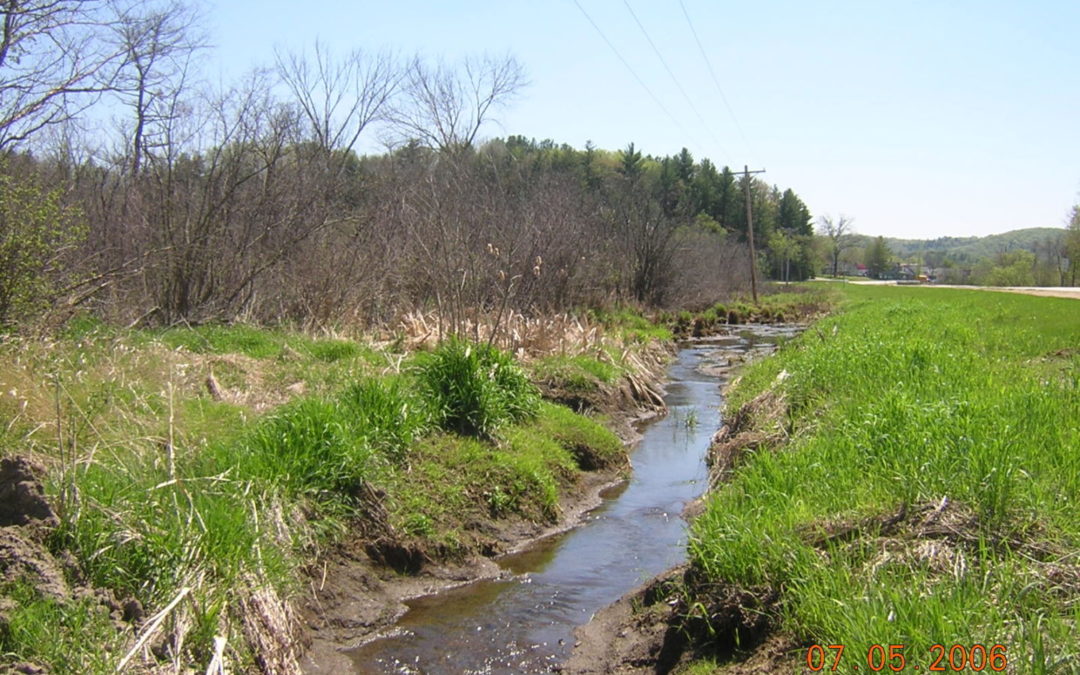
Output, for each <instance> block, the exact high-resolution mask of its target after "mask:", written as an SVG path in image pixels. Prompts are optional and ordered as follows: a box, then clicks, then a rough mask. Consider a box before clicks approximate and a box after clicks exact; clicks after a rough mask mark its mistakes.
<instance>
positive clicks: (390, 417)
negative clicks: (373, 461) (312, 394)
mask: <svg viewBox="0 0 1080 675" xmlns="http://www.w3.org/2000/svg"><path fill="white" fill-rule="evenodd" d="M413 392H414V389H413V388H411V387H409V386H408V384H406V383H404V382H403V381H402V379H401V378H400V377H390V378H385V379H376V378H367V379H364V380H363V381H361V382H359V383H358V384H355V385H352V386H351V387H349V388H348V389H346V390H345V392H344V393H343V394H342V396H341V399H340V401H341V404H342V408H343V410H342V413H343V414H344V415H345V416H346V417H347V418H348V420H349V424H350V427H351V428H352V429H353V430H354V431H355V433H356V434H358V435H359V436H361V437H363V438H364V439H365V440H366V441H367V442H368V444H369V445H370V446H371V447H372V448H373V449H374V450H376V451H378V452H380V453H382V454H384V455H385V456H387V457H389V458H390V459H392V460H393V461H395V462H401V461H403V460H404V459H405V454H406V452H407V451H408V449H409V446H410V445H412V443H413V442H414V441H415V440H416V439H417V438H419V437H420V436H422V435H424V434H425V433H426V432H427V431H428V430H429V428H430V425H431V415H430V413H429V411H428V409H427V406H425V405H424V402H423V401H421V400H420V399H418V398H417V397H416V396H415V394H414V393H413Z"/></svg>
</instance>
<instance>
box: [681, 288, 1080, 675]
mask: <svg viewBox="0 0 1080 675" xmlns="http://www.w3.org/2000/svg"><path fill="white" fill-rule="evenodd" d="M843 292H844V293H845V294H846V295H847V296H848V298H849V304H848V307H847V309H846V311H845V313H844V314H842V315H841V316H839V317H836V318H834V319H829V320H825V321H823V322H821V323H819V324H818V325H817V326H816V327H815V328H813V329H811V330H809V331H807V332H806V333H804V334H803V335H802V336H801V338H800V339H799V340H797V341H796V342H794V343H789V344H788V346H787V347H786V348H784V349H782V350H781V351H780V352H779V353H778V354H777V356H776V357H774V358H772V359H768V360H766V361H763V362H760V363H758V364H756V365H754V366H752V367H751V368H750V369H749V370H748V371H747V372H746V373H745V374H744V377H743V379H742V380H741V384H740V386H739V387H738V388H737V389H736V391H735V392H734V394H733V396H732V397H731V398H730V401H729V405H731V406H733V407H735V406H738V405H740V404H742V403H744V402H746V401H748V400H750V399H751V398H752V397H753V396H755V395H756V394H757V393H758V392H760V391H762V390H763V389H765V388H766V387H769V386H773V383H775V382H776V381H777V379H778V375H779V374H780V373H781V372H782V371H783V372H785V376H784V378H782V383H781V384H778V385H775V386H778V387H779V388H780V390H781V392H782V393H783V394H784V397H785V400H786V401H787V403H788V406H789V410H788V413H787V416H786V418H785V424H786V426H787V427H788V430H789V432H790V435H791V440H790V441H789V443H788V445H787V447H786V448H785V449H784V451H783V452H775V453H774V452H767V451H759V452H756V453H753V454H752V455H750V456H749V458H748V459H747V461H746V462H745V463H744V464H743V465H742V466H741V467H740V468H738V469H737V470H736V471H735V473H734V475H733V476H732V479H731V481H730V482H729V483H728V484H726V485H725V486H724V487H723V488H722V489H720V490H718V491H716V492H715V493H714V494H713V495H712V496H711V498H710V499H709V503H708V507H707V509H706V512H705V513H704V514H703V515H702V516H701V517H700V518H699V519H698V520H697V521H695V523H694V526H693V537H692V541H691V546H690V548H691V556H692V560H693V563H694V564H695V565H697V566H698V567H699V568H700V569H702V570H703V571H704V572H705V573H706V574H707V575H708V576H709V577H710V578H712V579H715V580H724V581H725V582H728V583H735V584H740V585H747V586H749V585H755V584H768V585H771V586H773V587H776V588H783V589H784V596H783V610H782V615H783V616H782V621H783V623H784V626H785V628H786V629H787V630H790V631H791V632H793V633H794V634H796V635H797V636H798V638H799V639H800V640H805V641H807V642H816V643H821V644H830V643H842V644H846V645H847V646H848V648H849V650H852V651H854V652H855V653H862V654H865V653H866V650H867V648H868V646H869V645H870V644H880V643H895V644H905V645H908V651H909V652H910V653H923V654H925V653H928V650H929V647H930V644H932V643H935V642H946V643H952V642H955V643H961V642H963V643H965V644H971V643H973V642H982V643H986V644H992V643H995V642H1000V643H1002V644H1009V645H1010V646H1009V652H1010V654H1015V660H1014V658H1013V657H1010V663H1013V662H1015V663H1020V662H1022V660H1024V659H1030V658H1032V656H1033V654H1034V651H1033V650H1034V645H1035V643H1036V641H1041V644H1042V645H1043V646H1044V648H1045V650H1046V651H1045V653H1046V654H1047V662H1048V663H1049V662H1051V661H1054V660H1060V659H1065V660H1066V661H1067V660H1068V659H1070V658H1071V659H1075V658H1076V657H1077V653H1076V652H1077V650H1076V642H1075V638H1073V637H1069V635H1070V634H1071V632H1070V631H1072V630H1074V628H1073V627H1072V622H1073V621H1074V620H1075V618H1076V617H1075V613H1074V612H1071V611H1070V610H1069V609H1068V606H1067V603H1064V602H1063V601H1062V599H1061V597H1060V596H1057V597H1055V595H1054V592H1053V591H1052V588H1053V585H1054V582H1053V580H1052V579H1051V578H1047V577H1046V570H1045V567H1044V564H1046V563H1049V562H1050V561H1052V560H1058V558H1059V557H1060V556H1061V555H1065V558H1068V557H1069V556H1068V555H1066V554H1067V552H1069V551H1075V550H1076V547H1077V546H1080V527H1078V525H1077V523H1080V507H1078V505H1077V503H1076V501H1075V500H1073V499H1071V498H1068V497H1067V495H1074V494H1077V493H1078V491H1080V465H1078V464H1077V462H1076V453H1075V449H1076V448H1077V447H1080V427H1078V426H1077V425H1076V424H1071V423H1069V422H1067V420H1077V419H1080V356H1078V354H1080V351H1078V348H1080V341H1078V340H1080V338H1078V336H1080V313H1078V312H1077V311H1076V301H1074V300H1062V299H1053V298H1033V297H1025V296H1015V295H1011V294H997V293H994V294H990V293H985V292H977V291H970V292H969V291H954V290H938V291H933V290H929V291H928V290H925V289H904V288H890V287H862V286H848V287H845V288H844V289H843ZM946 497H947V503H948V504H951V506H950V508H952V509H954V510H953V511H952V513H953V514H954V516H952V517H954V518H956V520H955V523H954V525H953V527H955V528H958V529H957V530H956V536H955V537H946V538H934V537H930V538H925V539H920V538H912V539H907V538H906V537H905V536H904V535H903V534H900V535H897V534H896V533H889V532H886V531H882V530H883V528H880V527H875V526H873V525H863V523H865V522H867V519H868V518H876V519H878V522H881V521H882V519H884V518H885V517H887V516H888V515H890V514H894V513H896V512H897V511H898V509H899V508H900V506H901V505H906V508H907V509H908V513H909V514H911V513H912V512H913V510H915V509H919V508H929V509H932V508H937V505H940V504H942V499H943V498H946ZM927 512H929V511H927ZM922 517H923V516H919V515H912V516H909V518H911V519H913V520H912V522H919V519H920V518H922ZM951 522H952V521H951ZM844 527H852V528H854V529H853V530H852V533H851V536H850V537H837V538H836V539H835V540H834V541H832V543H825V544H819V545H815V544H814V543H813V542H814V541H815V539H816V537H815V533H829V532H836V531H845V530H844ZM933 547H936V548H933ZM1035 551H1040V553H1037V554H1036V553H1034V552H1035ZM1049 551H1053V552H1059V553H1046V552H1049ZM1033 555H1035V556H1046V558H1045V559H1042V558H1040V561H1036V560H1033V558H1032V556H1033ZM1065 558H1062V560H1064V559H1065ZM961 560H962V561H963V564H962V566H958V565H960V561H961ZM954 565H956V566H954ZM1036 636H1038V637H1036ZM1014 650H1015V651H1014Z"/></svg>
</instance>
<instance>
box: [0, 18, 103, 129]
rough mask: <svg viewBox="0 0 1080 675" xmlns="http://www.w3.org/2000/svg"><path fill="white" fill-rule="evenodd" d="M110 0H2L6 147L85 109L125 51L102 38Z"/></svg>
mask: <svg viewBox="0 0 1080 675" xmlns="http://www.w3.org/2000/svg"><path fill="white" fill-rule="evenodd" d="M108 7H109V5H108V4H107V3H106V0H2V1H0V24H2V27H0V150H3V149H8V148H10V147H11V146H13V145H16V144H18V143H20V142H22V141H25V140H27V139H29V138H30V137H31V136H33V135H34V134H36V133H37V132H38V131H41V130H42V129H44V128H46V127H49V126H52V125H56V124H60V123H62V122H64V121H66V120H69V119H71V118H73V117H75V116H77V115H78V114H79V113H81V112H82V111H84V110H85V109H86V108H88V107H89V106H91V105H93V103H94V102H95V101H96V100H97V99H98V97H100V95H101V94H102V92H104V91H107V90H109V89H110V88H111V87H112V85H113V77H114V75H115V69H116V66H117V64H118V63H119V62H120V60H121V59H122V57H123V54H122V52H121V51H119V50H117V49H116V47H115V45H114V44H112V43H110V42H109V41H107V40H104V39H102V37H103V36H102V33H103V31H104V26H105V23H106V17H107V12H106V10H107V9H108Z"/></svg>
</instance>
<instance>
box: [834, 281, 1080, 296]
mask: <svg viewBox="0 0 1080 675" xmlns="http://www.w3.org/2000/svg"><path fill="white" fill-rule="evenodd" d="M849 283H852V284H865V285H878V286H883V285H890V284H896V282H895V281H875V280H871V279H867V280H866V281H851V282H849ZM910 287H912V288H966V289H968V290H972V291H1005V292H1006V293H1024V294H1026V295H1043V296H1047V297H1052V298H1073V299H1074V300H1080V287H1077V286H1060V287H1044V286H959V285H954V284H912V285H911V286H910Z"/></svg>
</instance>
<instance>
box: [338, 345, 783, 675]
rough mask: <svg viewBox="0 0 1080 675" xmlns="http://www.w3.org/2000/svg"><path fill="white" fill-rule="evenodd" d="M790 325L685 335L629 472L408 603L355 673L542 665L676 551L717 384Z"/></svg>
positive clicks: (700, 479)
mask: <svg viewBox="0 0 1080 675" xmlns="http://www.w3.org/2000/svg"><path fill="white" fill-rule="evenodd" d="M795 332H797V329H795V328H793V327H787V326H755V327H738V328H737V329H736V330H733V332H732V333H731V334H730V335H728V336H723V337H718V338H716V339H710V340H708V341H704V342H694V343H690V344H686V345H684V346H683V348H682V349H680V351H679V353H678V356H677V358H676V359H675V361H674V362H673V363H672V365H671V367H670V369H669V372H668V383H667V385H666V389H667V394H666V396H665V397H664V400H665V402H666V404H667V406H668V409H669V412H668V415H667V416H666V417H664V418H662V419H660V420H658V421H656V422H653V423H652V424H650V425H649V426H648V427H646V428H645V429H644V430H643V432H642V434H643V437H642V439H641V441H640V442H639V443H638V445H637V446H636V448H635V449H634V450H633V452H632V454H631V459H632V461H633V466H634V471H633V476H632V477H631V479H630V480H629V481H627V482H626V483H624V484H622V485H620V486H619V487H617V488H614V489H612V490H610V491H609V494H606V495H604V496H605V497H606V499H605V501H604V503H603V505H602V506H601V507H599V508H598V509H596V510H595V511H593V512H591V513H590V514H589V515H588V517H587V518H586V519H585V521H584V522H583V523H582V524H581V525H580V526H579V527H577V528H575V529H573V530H570V531H569V532H567V533H565V534H562V535H559V536H556V537H551V538H548V539H545V540H542V541H541V542H539V543H538V544H537V545H536V546H535V547H533V548H530V549H529V550H527V551H525V552H523V553H518V554H514V555H511V556H507V557H504V558H501V559H500V560H499V561H498V562H499V564H500V565H501V566H502V567H503V568H504V569H506V570H508V571H509V572H510V573H512V575H513V576H512V577H510V578H509V579H502V580H495V581H482V582H478V583H475V584H470V585H468V586H465V587H462V588H458V589H455V590H451V591H447V592H444V593H440V594H438V595H434V596H430V597H425V598H419V599H417V600H413V601H411V602H409V607H410V610H409V612H407V613H406V614H405V616H404V617H402V619H401V620H400V621H399V622H398V624H397V626H396V627H395V628H394V629H393V630H392V631H390V632H389V633H388V634H386V636H384V637H381V638H379V639H376V640H373V641H371V642H369V643H367V644H365V645H363V646H361V647H359V648H357V649H355V650H352V651H351V652H349V656H350V658H351V659H352V661H353V663H354V664H355V666H356V672H358V673H431V674H434V673H543V672H550V671H551V670H552V669H553V668H554V667H556V666H557V664H559V663H561V662H563V661H565V660H566V658H567V657H568V656H569V654H570V650H571V649H572V647H573V631H574V628H575V627H577V626H579V625H581V624H584V623H587V622H588V621H589V619H590V618H591V616H592V614H593V613H594V612H596V611H597V610H599V609H600V608H602V607H605V606H607V605H609V604H611V603H613V602H615V601H616V600H618V599H619V598H620V597H621V596H622V595H624V594H625V593H626V592H628V591H630V590H631V589H633V588H634V587H636V586H638V585H639V584H641V583H642V582H644V581H646V580H648V579H650V578H652V577H653V576H655V575H657V574H660V573H661V572H663V571H665V570H667V569H669V568H671V567H673V566H675V565H678V564H680V563H682V562H683V561H684V560H685V558H686V523H685V521H684V520H683V519H682V517H681V515H680V514H681V513H682V511H683V507H684V506H685V505H686V504H687V503H688V502H690V501H693V500H694V499H696V498H697V497H699V496H700V495H701V492H702V491H703V490H704V488H705V486H706V485H707V483H708V472H707V469H706V466H705V460H704V458H705V453H706V450H707V449H708V446H709V440H710V438H711V437H712V435H713V433H714V432H715V431H716V429H717V428H718V427H719V426H720V413H719V411H720V407H721V404H722V403H723V399H722V396H721V386H722V385H723V383H724V380H725V378H726V376H727V373H728V372H729V370H730V366H733V365H738V363H739V362H741V361H743V360H744V359H746V358H748V357H752V356H755V355H757V354H761V353H767V352H769V351H771V350H772V349H774V348H775V345H776V344H778V343H779V342H781V341H783V340H784V339H787V338H788V337H790V336H791V335H793V334H794V333H795Z"/></svg>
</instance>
